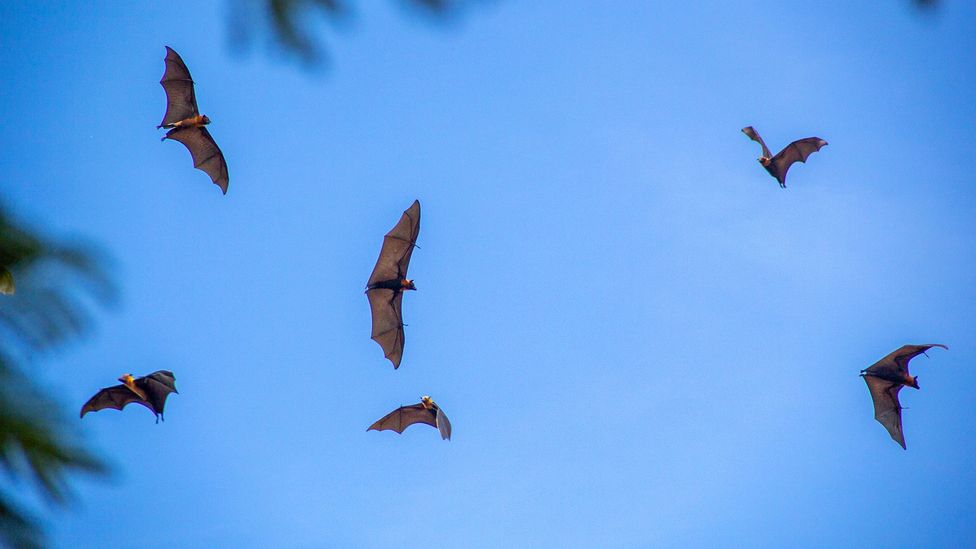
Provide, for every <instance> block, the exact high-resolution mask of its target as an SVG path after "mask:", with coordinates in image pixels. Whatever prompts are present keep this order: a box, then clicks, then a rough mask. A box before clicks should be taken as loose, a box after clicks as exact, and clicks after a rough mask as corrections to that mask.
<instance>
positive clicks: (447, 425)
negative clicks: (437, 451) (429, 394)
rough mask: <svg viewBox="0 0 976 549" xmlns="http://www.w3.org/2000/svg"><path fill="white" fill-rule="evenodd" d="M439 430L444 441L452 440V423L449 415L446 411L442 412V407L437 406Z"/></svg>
mask: <svg viewBox="0 0 976 549" xmlns="http://www.w3.org/2000/svg"><path fill="white" fill-rule="evenodd" d="M436 421H437V430H438V431H440V433H441V438H442V439H444V440H451V422H450V421H449V420H448V419H447V414H445V413H444V410H441V407H440V406H437V416H436Z"/></svg>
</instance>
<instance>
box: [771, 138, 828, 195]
mask: <svg viewBox="0 0 976 549" xmlns="http://www.w3.org/2000/svg"><path fill="white" fill-rule="evenodd" d="M826 145H827V142H826V141H824V140H823V139H820V138H819V137H806V138H804V139H800V140H797V141H794V142H792V143H790V144H789V145H787V146H786V148H784V149H783V150H781V151H779V152H778V153H777V154H776V156H774V157H773V161H772V163H771V166H772V167H773V175H774V176H775V177H776V179H778V180H779V182H780V183H781V184H783V185H785V184H786V172H787V171H788V170H789V169H790V166H792V165H793V163H794V162H804V163H806V161H807V158H808V157H809V156H810V155H811V154H813V153H815V152H817V151H819V150H820V149H822V148H823V147H825V146H826Z"/></svg>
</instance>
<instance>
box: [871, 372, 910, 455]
mask: <svg viewBox="0 0 976 549" xmlns="http://www.w3.org/2000/svg"><path fill="white" fill-rule="evenodd" d="M864 381H865V382H866V383H867V384H868V390H870V391H871V399H872V400H874V419H876V420H878V423H880V424H882V425H884V428H885V429H887V430H888V434H889V435H891V439H892V440H894V441H895V442H897V443H898V444H900V445H901V447H902V448H905V449H907V447H906V446H905V434H904V433H903V432H902V429H901V404H900V403H899V402H898V391H901V388H902V384H901V383H897V382H893V381H887V380H884V379H881V378H879V377H875V376H872V375H866V376H864Z"/></svg>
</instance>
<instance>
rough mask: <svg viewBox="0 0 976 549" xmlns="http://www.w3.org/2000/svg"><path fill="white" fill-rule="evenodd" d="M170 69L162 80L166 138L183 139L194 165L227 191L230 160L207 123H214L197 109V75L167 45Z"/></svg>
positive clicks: (167, 58)
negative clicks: (225, 156)
mask: <svg viewBox="0 0 976 549" xmlns="http://www.w3.org/2000/svg"><path fill="white" fill-rule="evenodd" d="M165 61H166V71H165V72H163V79H162V80H160V81H159V83H160V84H162V85H163V89H164V90H166V114H165V115H164V116H163V121H162V122H160V124H159V125H158V126H156V129H159V128H166V129H168V130H169V131H168V132H166V135H165V136H163V141H165V140H167V139H173V140H175V141H179V142H180V143H183V145H185V146H186V148H187V149H189V151H190V156H192V157H193V167H194V168H196V169H198V170H203V171H204V172H206V173H207V175H209V176H210V179H212V180H213V182H214V184H215V185H217V186H218V187H220V190H221V191H223V192H224V194H227V185H228V183H230V177H229V176H228V175H227V162H225V161H224V153H222V152H220V148H219V147H217V143H216V142H215V141H214V139H213V137H212V136H211V135H210V132H208V131H207V128H206V127H205V126H206V125H207V124H209V123H210V119H209V118H207V116H206V115H201V114H200V111H199V110H198V109H197V98H196V95H195V94H194V93H193V79H192V78H190V71H189V70H188V69H187V68H186V64H185V63H183V59H182V58H180V55H179V54H178V53H176V52H175V51H173V48H170V47H169V46H166V59H165Z"/></svg>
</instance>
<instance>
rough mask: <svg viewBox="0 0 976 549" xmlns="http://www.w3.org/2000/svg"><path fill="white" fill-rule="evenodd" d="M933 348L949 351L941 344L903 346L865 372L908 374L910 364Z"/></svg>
mask: <svg viewBox="0 0 976 549" xmlns="http://www.w3.org/2000/svg"><path fill="white" fill-rule="evenodd" d="M932 347H942V348H943V349H946V350H948V349H949V348H948V347H946V346H945V345H943V344H941V343H927V344H925V345H902V346H901V347H899V348H898V349H896V350H894V351H892V352H891V353H888V355H887V356H885V357H884V358H882V359H881V360H879V361H877V362H875V363H874V364H873V365H871V366H870V367H869V368H867V369H866V370H864V371H865V372H868V373H872V374H880V373H884V372H889V373H891V374H895V375H898V374H907V373H908V363H909V362H910V361H911V360H912V359H913V358H915V357H917V356H918V355H920V354H922V353H924V352H925V351H928V350H929V349H931V348H932Z"/></svg>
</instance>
